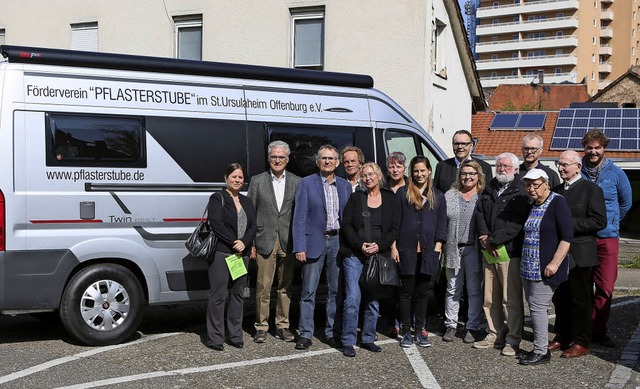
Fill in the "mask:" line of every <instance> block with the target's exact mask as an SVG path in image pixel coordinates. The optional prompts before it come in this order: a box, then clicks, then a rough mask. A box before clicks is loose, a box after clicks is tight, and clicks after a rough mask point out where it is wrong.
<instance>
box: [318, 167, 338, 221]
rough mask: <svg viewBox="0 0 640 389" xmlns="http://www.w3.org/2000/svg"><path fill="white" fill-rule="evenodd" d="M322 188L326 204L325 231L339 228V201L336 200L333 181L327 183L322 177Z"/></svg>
mask: <svg viewBox="0 0 640 389" xmlns="http://www.w3.org/2000/svg"><path fill="white" fill-rule="evenodd" d="M322 188H323V189H324V199H325V202H326V204H327V231H331V230H337V229H339V228H340V221H339V220H338V218H339V217H340V200H339V199H338V187H337V186H336V181H335V179H334V180H333V182H329V181H328V180H327V179H326V177H322Z"/></svg>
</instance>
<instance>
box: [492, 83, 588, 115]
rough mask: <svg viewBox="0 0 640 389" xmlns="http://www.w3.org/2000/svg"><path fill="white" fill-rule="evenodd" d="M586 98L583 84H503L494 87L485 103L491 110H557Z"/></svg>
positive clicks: (583, 100) (586, 94)
mask: <svg viewBox="0 0 640 389" xmlns="http://www.w3.org/2000/svg"><path fill="white" fill-rule="evenodd" d="M487 95H488V94H487ZM588 99H589V94H588V93H587V86H586V85H584V84H541V85H536V86H531V85H529V84H524V85H510V84H504V85H498V86H497V87H496V89H495V90H494V92H493V94H491V96H490V97H488V98H487V104H488V105H489V109H490V110H492V111H516V110H520V111H558V110H560V109H562V108H568V107H569V105H570V104H571V103H575V102H585V101H587V100H588Z"/></svg>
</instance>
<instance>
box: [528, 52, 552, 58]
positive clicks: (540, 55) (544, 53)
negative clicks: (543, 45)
mask: <svg viewBox="0 0 640 389" xmlns="http://www.w3.org/2000/svg"><path fill="white" fill-rule="evenodd" d="M545 55H547V52H546V51H545V50H535V51H530V52H528V53H527V57H543V56H545Z"/></svg>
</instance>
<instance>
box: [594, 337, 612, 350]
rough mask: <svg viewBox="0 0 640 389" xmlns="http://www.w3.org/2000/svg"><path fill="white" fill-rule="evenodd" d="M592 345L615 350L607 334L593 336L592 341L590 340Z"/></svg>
mask: <svg viewBox="0 0 640 389" xmlns="http://www.w3.org/2000/svg"><path fill="white" fill-rule="evenodd" d="M591 341H592V342H593V343H595V344H597V345H600V346H602V347H606V348H615V347H616V344H615V343H613V340H611V338H609V337H608V336H607V334H602V335H594V336H593V339H592V340H591Z"/></svg>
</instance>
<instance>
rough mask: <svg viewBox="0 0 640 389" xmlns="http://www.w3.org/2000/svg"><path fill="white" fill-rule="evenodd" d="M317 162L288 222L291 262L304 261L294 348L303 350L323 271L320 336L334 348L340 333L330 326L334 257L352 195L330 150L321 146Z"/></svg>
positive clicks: (334, 151) (301, 187) (308, 342)
mask: <svg viewBox="0 0 640 389" xmlns="http://www.w3.org/2000/svg"><path fill="white" fill-rule="evenodd" d="M316 164H317V165H318V168H319V170H320V171H319V172H318V174H312V175H310V176H307V177H305V178H303V179H302V180H300V185H299V186H298V190H297V191H296V200H295V207H294V211H293V221H292V223H291V224H292V231H291V232H292V238H293V252H294V253H295V255H296V259H297V260H298V261H300V262H302V263H303V265H302V292H301V295H300V323H299V325H298V332H299V335H300V336H299V338H298V342H297V343H296V349H298V350H306V349H308V348H309V346H311V338H312V337H313V315H314V309H315V303H316V289H317V288H318V282H319V281H320V274H321V273H322V268H323V267H325V268H326V275H327V322H326V326H325V330H324V334H325V338H326V340H327V342H328V343H329V344H330V345H332V346H337V345H338V344H339V343H338V341H337V339H339V336H340V329H339V328H338V326H337V325H334V324H335V323H334V319H335V317H336V296H337V293H338V280H339V277H340V272H339V267H338V262H337V256H338V250H339V249H340V240H339V230H340V222H341V220H342V211H343V210H344V206H345V205H346V204H347V200H348V199H349V196H350V195H351V185H350V184H349V182H348V181H347V180H345V179H344V178H340V177H337V176H336V175H335V170H336V168H337V167H338V165H339V164H340V160H339V159H338V150H337V149H336V148H335V147H333V146H331V145H325V146H322V147H320V149H319V150H318V153H317V154H316ZM325 265H326V266H325ZM334 327H335V330H336V331H334Z"/></svg>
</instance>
